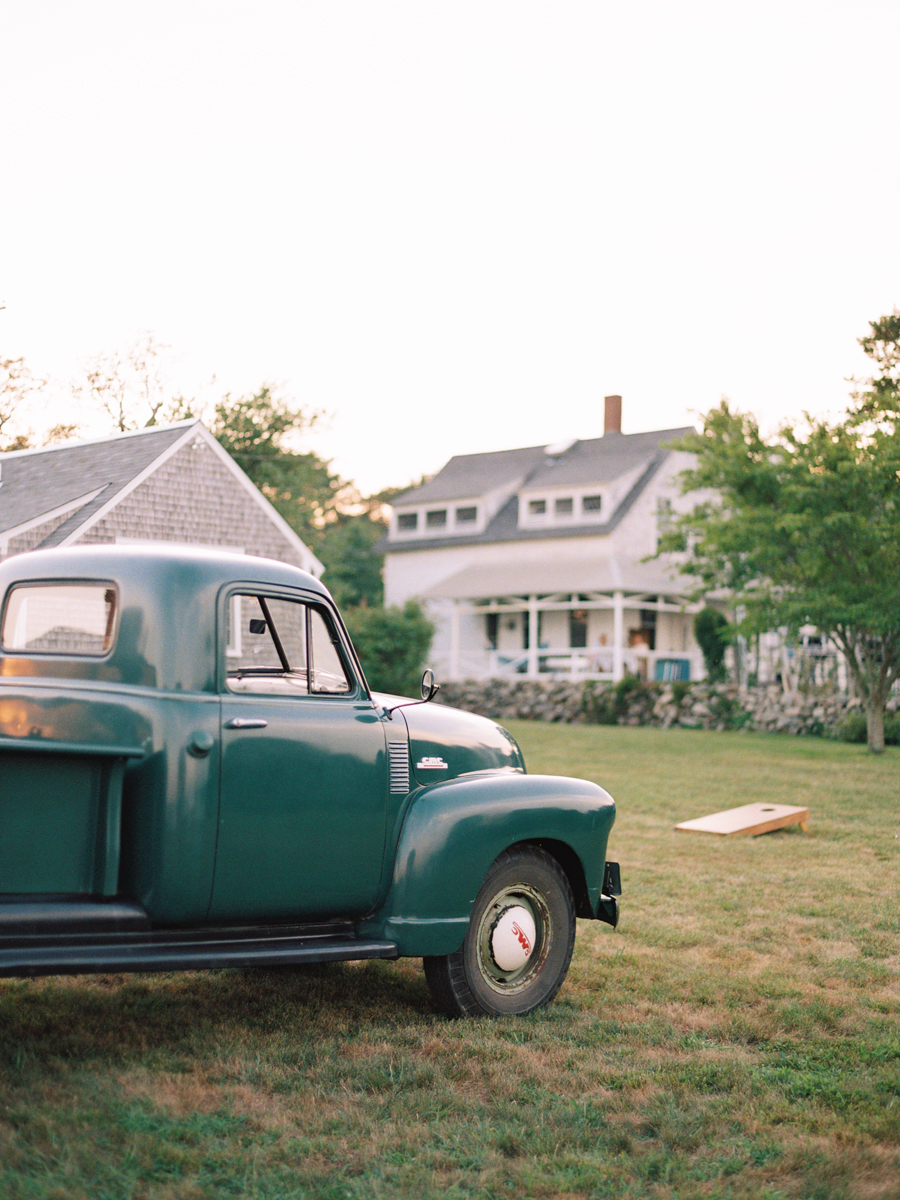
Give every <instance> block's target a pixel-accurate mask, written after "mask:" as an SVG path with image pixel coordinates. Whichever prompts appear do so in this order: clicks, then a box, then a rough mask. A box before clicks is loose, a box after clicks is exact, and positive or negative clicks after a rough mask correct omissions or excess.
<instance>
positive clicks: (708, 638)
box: [694, 608, 731, 683]
mask: <svg viewBox="0 0 900 1200" xmlns="http://www.w3.org/2000/svg"><path fill="white" fill-rule="evenodd" d="M694 637H695V638H696V639H697V644H698V646H699V647H700V649H701V650H702V651H703V661H704V663H705V664H706V674H707V676H708V677H709V679H710V682H712V683H716V682H718V681H719V680H721V679H724V678H725V651H726V650H727V648H728V643H729V642H730V640H731V639H730V637H729V627H728V621H727V619H726V618H725V617H724V616H723V615H722V613H720V612H719V610H718V609H717V608H704V609H701V610H700V612H698V613H697V615H696V617H694Z"/></svg>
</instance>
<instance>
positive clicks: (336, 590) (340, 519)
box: [315, 483, 420, 608]
mask: <svg viewBox="0 0 900 1200" xmlns="http://www.w3.org/2000/svg"><path fill="white" fill-rule="evenodd" d="M417 486H420V485H418V484H412V483H410V484H407V485H406V486H405V487H389V488H384V489H383V490H382V491H380V492H376V493H375V495H373V496H360V495H358V494H356V495H351V494H349V492H348V493H347V494H345V495H344V496H342V506H341V507H342V511H340V512H338V513H337V514H336V519H335V520H334V521H332V522H330V523H329V524H326V525H325V527H324V529H323V531H322V535H321V538H320V540H319V541H318V543H317V544H316V548H315V549H316V554H317V555H318V557H319V558H320V559H321V560H322V562H323V564H324V565H325V582H326V583H327V584H328V587H329V588H330V590H331V592H332V595H333V596H334V598H335V599H336V600H337V602H338V604H340V606H341V607H342V608H354V607H357V606H358V605H366V606H367V607H369V608H378V607H380V605H381V604H383V602H384V579H383V568H384V552H383V551H382V550H379V549H378V548H377V547H378V543H379V542H380V541H381V539H382V538H383V537H384V536H385V534H386V533H387V528H388V521H389V511H388V505H389V504H390V503H391V501H392V500H393V499H394V498H395V497H396V496H399V495H400V494H401V492H407V491H410V490H411V489H412V488H413V487H417Z"/></svg>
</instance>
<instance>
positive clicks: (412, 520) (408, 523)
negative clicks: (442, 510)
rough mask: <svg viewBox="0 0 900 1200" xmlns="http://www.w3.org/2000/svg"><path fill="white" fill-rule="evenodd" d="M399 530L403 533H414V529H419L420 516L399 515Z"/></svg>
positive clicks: (412, 514) (410, 514)
mask: <svg viewBox="0 0 900 1200" xmlns="http://www.w3.org/2000/svg"><path fill="white" fill-rule="evenodd" d="M397 528H398V529H399V530H400V532H401V533H412V532H413V530H414V529H418V528H419V514H418V513H399V514H398V516H397Z"/></svg>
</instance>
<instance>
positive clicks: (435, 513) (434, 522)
mask: <svg viewBox="0 0 900 1200" xmlns="http://www.w3.org/2000/svg"><path fill="white" fill-rule="evenodd" d="M425 524H426V525H427V526H428V528H429V529H443V528H444V526H445V525H446V524H447V510H446V508H433V509H432V510H431V512H427V513H426V514H425Z"/></svg>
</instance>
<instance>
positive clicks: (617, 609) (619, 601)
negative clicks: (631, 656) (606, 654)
mask: <svg viewBox="0 0 900 1200" xmlns="http://www.w3.org/2000/svg"><path fill="white" fill-rule="evenodd" d="M624 601H625V597H624V596H623V594H622V593H621V592H613V679H614V680H615V681H616V682H617V683H618V681H619V680H620V679H622V678H624V676H625V602H624Z"/></svg>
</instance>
